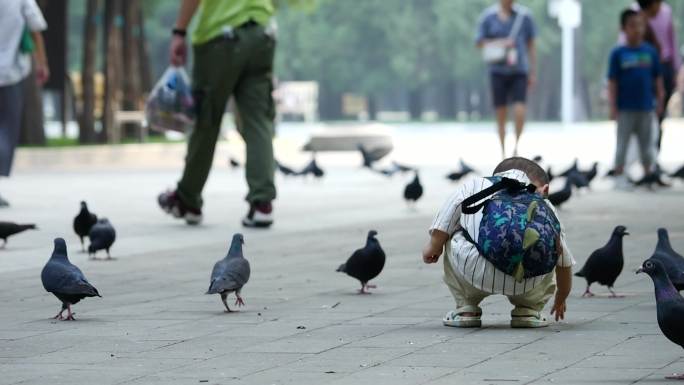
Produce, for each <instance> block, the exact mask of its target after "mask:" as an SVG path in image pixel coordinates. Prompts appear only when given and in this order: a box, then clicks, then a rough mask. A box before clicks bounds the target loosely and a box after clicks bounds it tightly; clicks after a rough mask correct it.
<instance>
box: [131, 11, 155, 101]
mask: <svg viewBox="0 0 684 385" xmlns="http://www.w3.org/2000/svg"><path fill="white" fill-rule="evenodd" d="M136 11H137V15H136V16H135V17H136V21H137V25H138V40H137V44H138V60H139V62H140V63H139V66H138V69H139V71H140V74H139V76H140V92H141V93H142V94H143V95H144V94H147V93H148V92H149V91H150V90H151V89H152V77H151V75H152V74H151V72H150V58H149V56H148V54H147V53H148V52H149V47H148V46H147V39H146V38H145V17H144V11H143V7H142V2H141V4H140V6H138V8H137V9H136Z"/></svg>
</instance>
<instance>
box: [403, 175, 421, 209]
mask: <svg viewBox="0 0 684 385" xmlns="http://www.w3.org/2000/svg"><path fill="white" fill-rule="evenodd" d="M421 196H423V185H421V184H420V178H418V171H416V176H415V177H414V178H413V180H412V181H411V183H409V184H407V185H406V188H404V199H406V202H407V203H409V204H411V203H416V202H417V201H418V199H420V197H421Z"/></svg>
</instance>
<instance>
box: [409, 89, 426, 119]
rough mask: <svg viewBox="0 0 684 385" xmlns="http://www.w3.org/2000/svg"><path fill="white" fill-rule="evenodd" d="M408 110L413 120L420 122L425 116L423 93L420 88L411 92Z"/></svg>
mask: <svg viewBox="0 0 684 385" xmlns="http://www.w3.org/2000/svg"><path fill="white" fill-rule="evenodd" d="M408 110H409V115H410V116H411V120H420V119H421V118H422V115H423V93H422V90H421V89H420V88H416V89H413V90H409V92H408Z"/></svg>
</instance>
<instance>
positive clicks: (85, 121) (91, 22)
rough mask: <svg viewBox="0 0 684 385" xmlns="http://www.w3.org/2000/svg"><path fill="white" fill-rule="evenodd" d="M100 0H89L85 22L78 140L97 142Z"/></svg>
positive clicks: (81, 141)
mask: <svg viewBox="0 0 684 385" xmlns="http://www.w3.org/2000/svg"><path fill="white" fill-rule="evenodd" d="M99 7H100V1H99V0H87V3H86V16H85V22H84V23H83V67H82V68H81V97H82V100H83V103H82V106H83V107H82V108H81V114H80V119H79V127H80V129H79V134H78V141H79V142H80V143H96V142H97V139H98V138H97V134H96V133H95V59H96V57H95V56H96V53H97V20H96V16H97V13H98V9H99Z"/></svg>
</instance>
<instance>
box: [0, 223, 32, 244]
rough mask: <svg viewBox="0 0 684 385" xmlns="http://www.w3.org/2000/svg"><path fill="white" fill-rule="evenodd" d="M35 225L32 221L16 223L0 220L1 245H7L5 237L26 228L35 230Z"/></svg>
mask: <svg viewBox="0 0 684 385" xmlns="http://www.w3.org/2000/svg"><path fill="white" fill-rule="evenodd" d="M35 229H36V225H35V224H33V223H28V224H23V225H22V224H18V223H14V222H0V239H2V247H3V248H4V247H5V245H7V238H9V237H10V236H12V235H14V234H19V233H21V232H23V231H26V230H35Z"/></svg>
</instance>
